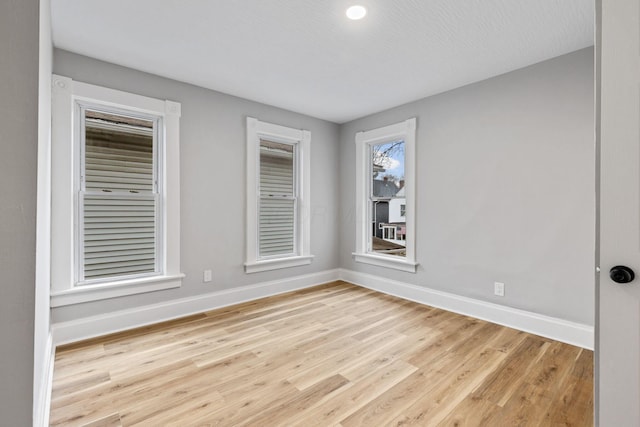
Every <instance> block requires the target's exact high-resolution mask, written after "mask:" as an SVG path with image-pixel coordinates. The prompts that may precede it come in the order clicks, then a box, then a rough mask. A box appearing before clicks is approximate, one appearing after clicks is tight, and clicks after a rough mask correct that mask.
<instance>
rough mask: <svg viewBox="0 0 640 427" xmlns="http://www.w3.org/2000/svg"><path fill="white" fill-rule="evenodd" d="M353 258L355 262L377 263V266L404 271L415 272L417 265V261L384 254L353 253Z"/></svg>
mask: <svg viewBox="0 0 640 427" xmlns="http://www.w3.org/2000/svg"><path fill="white" fill-rule="evenodd" d="M353 258H354V259H355V261H356V262H361V263H364V264H371V265H377V266H378V267H386V268H393V269H395V270H400V271H406V272H408V273H415V272H416V268H417V267H418V263H417V262H413V261H408V260H406V259H399V258H398V257H393V258H392V257H390V256H384V255H374V254H363V253H353Z"/></svg>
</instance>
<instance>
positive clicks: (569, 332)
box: [339, 269, 594, 350]
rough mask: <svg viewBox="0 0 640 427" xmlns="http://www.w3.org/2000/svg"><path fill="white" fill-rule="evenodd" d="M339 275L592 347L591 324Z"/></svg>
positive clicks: (354, 274) (359, 275)
mask: <svg viewBox="0 0 640 427" xmlns="http://www.w3.org/2000/svg"><path fill="white" fill-rule="evenodd" d="M339 277H340V279H341V280H344V281H346V282H349V283H353V284H355V285H358V286H362V287H365V288H369V289H373V290H376V291H379V292H383V293H385V294H389V295H394V296H397V297H400V298H403V299H407V300H411V301H415V302H418V303H421V304H425V305H429V306H432V307H437V308H442V309H444V310H448V311H452V312H454V313H460V314H464V315H466V316H471V317H475V318H478V319H482V320H487V321H489V322H492V323H497V324H499V325H504V326H508V327H510V328H514V329H518V330H521V331H525V332H529V333H532V334H535V335H540V336H543V337H546V338H551V339H554V340H556V341H561V342H564V343H567V344H571V345H576V346H579V347H583V348H586V349H589V350H593V343H594V329H593V326H589V325H584V324H581V323H575V322H570V321H567V320H563V319H558V318H555V317H550V316H544V315H541V314H538V313H533V312H530V311H525V310H519V309H516V308H511V307H507V306H504V305H499V304H493V303H490V302H485V301H480V300H476V299H473V298H467V297H463V296H459V295H455V294H450V293H447V292H442V291H436V290H433V289H429V288H425V287H422V286H416V285H412V284H408V283H403V282H399V281H395V280H389V279H385V278H382V277H378V276H373V275H370V274H365V273H359V272H356V271H352V270H345V269H340V276H339Z"/></svg>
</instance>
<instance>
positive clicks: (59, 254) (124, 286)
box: [51, 75, 184, 307]
mask: <svg viewBox="0 0 640 427" xmlns="http://www.w3.org/2000/svg"><path fill="white" fill-rule="evenodd" d="M77 101H83V102H86V103H91V104H94V105H103V106H106V107H110V108H116V109H122V110H128V111H135V112H139V113H143V114H150V115H154V116H160V117H162V120H163V122H164V132H165V133H164V137H163V139H164V144H163V149H164V152H163V153H161V155H160V156H159V158H160V159H161V162H162V163H163V164H161V165H160V167H162V168H163V169H164V174H163V175H162V185H161V188H162V190H163V199H164V207H165V209H164V211H163V214H164V215H162V216H161V219H160V227H161V230H162V231H161V232H162V233H163V235H164V244H163V247H162V253H161V254H159V259H161V260H163V262H164V266H163V267H164V268H163V269H162V271H163V274H162V275H158V276H153V277H140V278H135V279H124V280H118V281H113V282H107V283H96V284H89V285H82V286H77V285H76V283H75V278H76V260H75V254H76V245H77V242H76V235H75V234H76V221H77V220H78V218H77V214H76V200H75V198H76V197H77V191H76V190H77V185H78V184H77V178H76V176H77V171H78V164H79V163H78V162H79V153H78V150H77V147H75V146H74V144H75V142H74V140H75V138H76V135H74V126H76V123H74V121H75V118H74V114H75V113H74V109H75V105H76V102H77ZM180 115H181V105H180V103H177V102H172V101H164V100H159V99H154V98H149V97H146V96H141V95H135V94H131V93H128V92H122V91H118V90H114V89H108V88H104V87H100V86H95V85H91V84H87V83H82V82H77V81H74V80H72V79H71V78H68V77H63V76H58V75H53V79H52V174H51V175H52V176H51V192H52V210H51V258H52V262H51V306H52V307H58V306H63V305H69V304H77V303H82V302H87V301H95V300H100V299H106V298H114V297H119V296H125V295H133V294H138V293H144V292H151V291H156V290H162V289H169V288H177V287H180V286H181V285H182V278H183V277H184V274H182V273H181V272H180V145H179V139H180Z"/></svg>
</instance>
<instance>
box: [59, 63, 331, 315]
mask: <svg viewBox="0 0 640 427" xmlns="http://www.w3.org/2000/svg"><path fill="white" fill-rule="evenodd" d="M54 73H56V74H60V75H64V76H68V77H71V78H73V79H75V80H78V81H83V82H87V83H92V84H97V85H102V86H106V87H110V88H114V89H120V90H125V91H128V92H132V93H137V94H141V95H146V96H151V97H156V98H160V99H170V100H172V101H178V102H181V103H182V118H181V121H180V147H181V148H180V151H181V157H180V164H181V171H180V172H181V173H180V175H181V219H182V227H181V240H182V242H181V258H182V271H183V272H184V273H186V275H187V277H186V279H185V280H184V282H183V286H182V288H180V289H172V290H167V291H159V292H153V293H147V294H140V295H133V296H128V297H121V298H114V299H109V300H102V301H98V302H93V303H86V304H77V305H73V306H66V307H60V308H55V309H53V312H52V320H53V322H60V321H65V320H71V319H75V318H79V317H84V316H88V315H95V314H100V313H106V312H110V311H115V310H122V309H127V308H132V307H137V306H141V305H145V304H152V303H157V302H161V301H167V300H171V299H176V298H181V297H187V296H193V295H198V294H204V293H209V292H214V291H218V290H221V289H228V288H233V287H238V286H243V285H249V284H252V283H258V282H264V281H268V280H275V279H278V278H283V277H290V276H295V275H302V274H308V273H313V272H319V271H324V270H328V269H333V268H337V266H338V250H337V243H338V242H337V240H336V239H335V234H336V232H337V230H338V227H339V225H338V206H337V203H336V201H335V197H336V194H338V193H339V180H338V173H337V167H336V161H337V159H338V155H339V152H338V140H339V134H338V132H339V127H338V125H336V124H333V123H329V122H325V121H322V120H318V119H314V118H311V117H307V116H304V115H300V114H297V113H292V112H289V111H285V110H280V109H277V108H274V107H270V106H267V105H262V104H258V103H255V102H251V101H247V100H243V99H240V98H236V97H233V96H228V95H224V94H221V93H218V92H214V91H210V90H206V89H202V88H199V87H196V86H192V85H188V84H184V83H179V82H176V81H173V80H169V79H165V78H161V77H158V76H154V75H150V74H145V73H142V72H138V71H134V70H131V69H127V68H123V67H120V66H117V65H113V64H108V63H105V62H101V61H97V60H94V59H90V58H87V57H83V56H79V55H76V54H73V53H70V52H65V51H60V50H56V51H55V52H54ZM247 116H252V117H256V118H258V119H259V120H262V121H267V122H271V123H276V124H280V125H285V126H289V127H293V128H303V129H308V130H310V131H311V157H312V159H313V161H312V165H311V253H312V254H313V255H315V258H314V260H313V262H312V263H311V265H309V266H303V267H295V268H288V269H283V270H276V271H270V272H264V273H255V274H250V275H247V274H245V273H244V269H243V263H244V257H245V252H244V248H245V231H244V230H245V188H246V178H245V175H246V170H245V145H246V135H245V133H246V132H245V127H246V117H247ZM205 269H211V270H213V281H212V282H210V283H203V282H202V272H203V270H205Z"/></svg>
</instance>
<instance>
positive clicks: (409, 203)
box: [353, 118, 418, 273]
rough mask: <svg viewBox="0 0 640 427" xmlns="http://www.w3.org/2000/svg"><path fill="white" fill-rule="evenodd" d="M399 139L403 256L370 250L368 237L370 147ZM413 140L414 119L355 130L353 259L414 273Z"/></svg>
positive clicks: (414, 182)
mask: <svg viewBox="0 0 640 427" xmlns="http://www.w3.org/2000/svg"><path fill="white" fill-rule="evenodd" d="M399 139H402V140H403V141H404V143H405V144H404V150H405V160H404V168H405V169H404V174H405V185H404V188H405V197H406V211H405V218H406V224H407V225H406V229H407V235H406V241H405V246H406V256H405V257H398V256H394V255H383V254H377V253H374V252H371V251H370V250H369V247H370V240H371V236H370V234H371V221H370V218H369V215H370V213H369V207H368V203H369V198H368V194H369V186H370V185H371V183H370V181H371V179H370V177H371V165H370V163H371V161H370V155H369V152H370V151H369V148H370V147H371V146H372V145H377V144H383V143H385V142H391V141H395V140H399ZM415 141H416V119H415V118H411V119H408V120H405V121H404V122H401V123H396V124H393V125H389V126H385V127H381V128H378V129H373V130H369V131H363V132H358V133H356V138H355V143H356V251H355V252H354V253H353V257H354V259H355V261H356V262H361V263H365V264H372V265H377V266H379V267H386V268H393V269H396V270H401V271H406V272H410V273H415V272H416V268H417V266H418V263H417V262H416V254H415V241H416V239H415V233H416V228H415V202H416V200H415V188H416V176H415V175H416V174H415V158H416V156H415Z"/></svg>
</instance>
